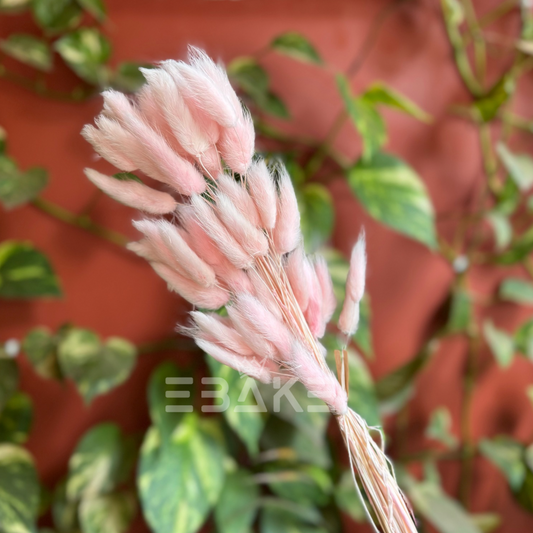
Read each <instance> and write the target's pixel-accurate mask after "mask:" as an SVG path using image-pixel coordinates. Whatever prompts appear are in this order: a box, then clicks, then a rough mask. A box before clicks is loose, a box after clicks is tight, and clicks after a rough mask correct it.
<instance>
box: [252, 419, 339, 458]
mask: <svg viewBox="0 0 533 533" xmlns="http://www.w3.org/2000/svg"><path fill="white" fill-rule="evenodd" d="M261 447H262V449H265V450H267V451H266V452H264V454H261V457H263V458H264V460H278V459H280V460H281V459H283V460H290V461H300V462H306V463H312V464H315V465H317V466H320V467H322V468H329V467H331V451H330V449H329V446H328V442H327V441H326V438H325V435H322V436H316V437H314V438H310V437H309V432H303V431H301V430H300V429H298V428H297V427H295V426H294V425H293V424H292V423H290V422H287V421H285V420H282V419H281V418H278V417H277V416H273V415H272V416H270V417H269V418H268V420H267V424H266V427H265V430H264V431H263V434H262V435H261Z"/></svg>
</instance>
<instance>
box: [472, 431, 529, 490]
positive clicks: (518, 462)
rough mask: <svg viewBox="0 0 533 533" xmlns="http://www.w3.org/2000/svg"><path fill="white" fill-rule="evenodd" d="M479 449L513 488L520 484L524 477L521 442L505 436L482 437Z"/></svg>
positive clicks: (516, 488)
mask: <svg viewBox="0 0 533 533" xmlns="http://www.w3.org/2000/svg"><path fill="white" fill-rule="evenodd" d="M479 451H480V452H481V453H482V454H483V455H484V456H485V458H486V459H488V460H489V461H490V462H491V463H492V464H493V465H495V466H496V467H497V468H498V470H500V471H501V472H502V474H503V475H504V476H505V477H506V479H507V481H508V482H509V485H510V487H511V488H512V489H513V490H518V489H519V488H520V487H521V486H522V483H523V482H524V479H525V477H526V465H525V464H524V462H523V459H522V456H523V453H524V447H523V446H522V444H520V443H519V442H517V441H515V440H513V439H512V438H510V437H507V436H502V437H496V438H494V439H490V440H489V439H483V440H482V441H481V442H480V443H479Z"/></svg>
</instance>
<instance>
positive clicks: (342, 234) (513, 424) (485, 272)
mask: <svg viewBox="0 0 533 533" xmlns="http://www.w3.org/2000/svg"><path fill="white" fill-rule="evenodd" d="M385 3H386V2H383V1H381V0H379V1H372V2H371V1H368V0H366V1H365V0H328V1H326V2H325V1H323V0H318V1H316V0H292V1H289V0H242V1H228V0H219V1H200V0H198V1H192V0H189V1H185V0H179V1H177V0H174V1H172V0H108V5H109V19H110V20H109V22H108V23H107V25H106V28H105V30H106V32H107V34H108V35H109V36H110V38H111V40H112V42H113V46H114V52H113V61H117V62H118V61H122V60H127V59H137V60H146V61H156V60H159V59H166V58H180V57H183V55H184V52H185V50H186V46H187V44H188V43H193V44H197V45H200V46H202V47H205V49H206V50H207V51H208V52H209V53H210V54H212V55H214V56H216V57H220V58H222V59H223V60H225V61H229V60H231V59H232V58H233V57H236V56H239V55H245V54H247V53H251V52H254V51H256V50H258V49H261V48H262V47H263V46H264V45H265V44H266V43H268V42H269V41H270V39H271V38H272V37H273V36H275V35H276V34H278V33H280V32H283V31H286V30H297V31H299V32H302V33H304V34H305V35H307V36H308V37H309V38H310V39H311V40H312V41H313V43H314V44H315V45H316V47H317V48H318V50H319V51H320V53H321V54H322V56H323V57H324V58H325V59H326V61H327V62H328V64H329V65H330V69H329V71H328V70H327V69H326V70H321V69H318V68H316V67H312V66H307V65H303V64H299V63H296V62H294V61H292V60H290V59H288V58H284V57H280V56H275V55H268V56H267V57H266V58H265V59H264V62H263V64H264V66H265V67H266V68H267V69H268V71H269V73H270V74H271V78H272V85H273V88H274V89H275V90H276V91H277V92H278V93H279V94H280V95H281V96H282V97H283V99H284V100H285V101H286V103H287V105H288V107H289V109H290V111H291V114H292V116H293V121H292V122H291V124H290V125H288V126H286V128H287V130H288V131H294V132H300V133H305V134H306V135H309V136H313V137H316V138H321V137H323V135H324V134H325V132H326V131H327V129H328V128H329V126H330V125H331V122H332V120H333V118H334V117H335V115H336V113H337V112H338V110H339V109H340V107H341V103H340V100H339V98H338V96H337V92H336V89H335V85H334V81H333V78H332V74H333V73H334V71H336V70H343V69H345V68H346V67H347V65H348V64H349V63H350V61H351V60H352V59H353V57H354V56H355V55H356V54H357V50H358V48H359V47H360V45H361V43H362V42H363V40H364V38H365V36H366V33H367V31H368V28H369V26H370V24H371V21H372V20H373V18H374V16H375V14H376V13H377V12H378V11H379V10H380V9H381V8H382V6H383V5H384V4H385ZM494 4H495V2H493V1H488V0H487V1H482V2H477V5H478V8H479V9H480V10H481V11H486V10H488V9H490V7H491V6H493V5H494ZM517 24H518V21H517V20H516V18H515V17H508V18H506V19H505V20H504V22H503V26H502V27H503V28H504V30H506V31H510V32H512V31H513V28H516V26H517ZM31 27H33V24H32V23H31V21H29V20H26V19H24V18H22V19H21V18H16V19H15V18H13V19H10V18H7V17H1V18H0V36H2V37H3V36H5V35H7V34H8V33H10V32H11V31H14V30H17V31H18V30H24V29H27V28H31ZM374 80H384V81H386V82H387V83H389V84H390V85H391V86H393V87H394V88H396V89H398V90H399V91H402V92H404V93H405V94H406V95H408V96H409V97H410V98H412V99H413V100H414V101H416V102H417V103H418V104H419V105H420V106H421V107H423V108H424V109H426V110H427V111H428V112H429V113H431V114H432V115H433V116H434V117H435V120H434V121H433V123H432V124H430V125H425V124H421V123H419V122H416V121H414V120H413V119H411V118H409V117H407V116H405V115H401V114H398V113H394V112H389V111H387V112H385V116H386V120H387V124H388V128H389V143H388V150H389V151H391V152H393V153H395V154H397V155H398V156H400V157H402V158H403V159H405V160H406V161H408V162H409V163H410V164H411V165H412V166H413V167H414V168H415V169H416V170H417V171H418V172H419V173H420V175H421V176H422V177H423V179H424V181H425V183H426V184H427V187H428V189H429V193H430V195H431V198H432V200H433V202H434V204H435V206H436V210H437V213H438V220H439V224H438V227H439V230H440V231H441V232H443V233H444V234H445V235H450V234H451V233H452V232H453V229H454V225H455V223H456V217H455V216H454V214H457V213H459V212H460V211H461V210H462V209H464V207H465V206H468V205H469V202H470V201H471V200H472V198H473V196H474V194H475V191H476V190H477V188H478V187H479V183H480V180H481V179H482V166H481V160H480V152H479V146H478V141H477V136H476V132H475V130H474V129H473V128H472V127H471V126H470V125H469V124H468V123H466V122H465V121H463V120H461V119H459V118H456V117H452V116H450V115H449V114H448V107H449V106H450V104H452V103H456V102H458V101H465V99H466V93H465V91H464V89H463V87H462V85H461V82H460V80H459V79H458V76H457V74H456V71H455V69H454V66H453V63H452V61H451V56H450V49H449V46H448V44H447V40H446V37H445V34H444V30H443V26H442V22H441V19H440V14H439V4H438V2H437V1H433V0H427V1H425V0H420V1H414V2H403V3H402V4H401V6H400V7H399V8H398V9H397V10H396V11H395V12H394V14H393V15H392V16H391V17H390V18H389V19H388V20H387V21H386V22H385V24H384V26H383V28H382V30H381V32H380V34H379V36H378V37H377V40H376V44H375V47H374V48H373V50H372V51H371V53H370V55H369V57H368V59H367V61H366V62H365V64H364V66H363V68H362V69H361V70H360V71H359V72H358V74H357V75H356V76H355V77H354V78H353V84H352V85H353V87H354V89H355V90H356V91H357V90H360V89H362V88H364V87H365V86H366V85H368V84H369V83H370V82H372V81H374ZM72 81H73V80H72V77H71V75H70V74H69V73H68V72H67V70H66V69H63V70H61V74H60V75H59V82H58V83H59V85H63V86H65V87H67V86H69V85H70V84H71V83H72ZM531 81H532V80H531V78H529V79H528V80H527V83H526V86H525V87H523V98H522V100H521V104H520V105H521V106H522V107H523V109H524V110H525V112H526V113H527V112H529V114H530V116H531V113H532V110H531V100H529V101H528V99H527V97H526V95H527V94H528V89H529V94H531V92H530V91H531V88H532V86H531V85H532V84H531ZM100 106H101V102H100V100H99V99H98V98H96V99H94V100H91V101H88V102H86V103H83V104H71V103H61V102H55V101H50V100H45V99H43V98H40V97H38V96H35V95H34V94H32V93H30V92H28V91H26V90H24V89H21V88H19V87H17V86H14V85H12V84H10V83H8V82H6V81H3V80H2V81H0V125H2V126H3V127H4V128H5V129H6V130H7V132H8V134H9V151H10V154H11V155H12V156H13V157H15V158H16V159H17V160H18V161H19V163H20V165H21V166H22V167H23V168H27V167H29V166H32V165H42V166H45V167H46V168H48V169H49V170H50V172H51V183H50V186H49V187H48V189H47V190H46V192H45V194H44V196H45V198H47V199H49V200H51V201H53V202H56V203H57V204H60V205H61V206H64V207H65V208H68V209H69V210H71V211H74V212H80V211H81V210H83V208H84V206H85V205H86V204H87V203H88V202H89V200H90V199H91V198H92V196H93V194H94V188H93V186H92V185H91V184H90V183H89V182H88V181H87V180H86V179H85V178H84V176H83V172H82V170H83V168H84V167H85V166H89V165H91V166H93V167H97V168H105V166H104V164H103V163H101V162H98V163H95V162H94V156H93V153H92V150H91V148H90V147H89V146H88V145H87V144H86V143H85V142H84V141H83V140H82V139H81V137H80V135H79V131H80V130H81V128H82V126H83V125H84V124H85V123H87V122H89V121H91V120H92V118H93V117H94V116H95V114H96V113H97V112H98V111H99V109H100ZM275 122H276V124H277V125H280V126H282V127H285V126H284V125H283V124H282V123H281V122H279V121H275ZM527 142H528V143H529V145H528V144H525V145H524V146H523V148H525V149H529V150H531V145H530V143H531V140H530V139H529V141H527ZM337 148H338V149H339V150H342V151H343V152H345V153H346V154H347V155H350V156H353V157H355V156H356V155H357V153H358V152H359V150H360V143H359V140H358V139H357V136H356V135H355V133H354V132H353V131H352V130H351V128H350V127H349V126H348V125H347V126H346V128H345V129H344V130H343V131H342V133H341V136H340V137H339V140H338V143H337ZM331 191H332V193H333V195H334V198H335V207H336V213H337V220H336V226H335V233H334V239H333V240H334V244H335V245H336V246H338V247H339V248H340V249H341V250H343V251H344V252H345V253H348V251H349V249H350V246H351V244H352V243H353V242H354V240H355V238H356V236H357V234H358V231H359V228H360V226H361V224H364V225H365V227H366V229H367V236H368V248H369V250H368V255H369V268H368V291H369V293H370V296H371V298H372V311H373V317H374V319H373V326H372V327H373V334H374V344H375V351H376V358H375V361H374V362H373V363H372V365H371V369H372V372H373V374H374V375H375V376H381V375H383V374H385V373H387V372H389V371H390V370H392V369H394V368H395V367H396V366H398V365H400V364H402V363H404V362H406V361H407V360H409V359H410V358H411V357H413V356H414V354H415V353H416V351H417V348H418V347H419V346H420V345H421V344H422V343H423V341H424V340H425V339H426V338H427V335H428V333H429V332H430V331H431V328H432V324H434V322H435V320H436V319H437V315H438V310H439V308H440V307H441V306H442V304H443V299H444V298H445V296H446V294H447V290H448V287H449V285H450V282H451V280H452V272H451V270H450V267H449V266H448V265H447V264H446V263H445V262H444V261H443V260H442V259H440V258H439V257H437V256H435V255H432V254H431V253H430V252H429V251H427V250H426V249H425V248H423V247H422V246H421V245H419V244H417V243H415V242H414V241H411V240H409V239H407V238H404V237H402V236H400V235H398V234H396V233H394V232H392V231H391V230H389V229H387V228H385V227H383V226H381V225H379V224H378V223H376V222H374V221H373V220H371V219H370V218H369V216H368V215H367V214H366V213H365V212H364V211H363V209H362V208H361V207H360V206H359V205H358V203H357V201H356V200H355V199H354V198H353V196H352V195H351V193H350V192H349V190H348V186H347V184H346V182H345V181H344V180H343V179H341V177H340V176H339V179H335V180H333V181H332V182H331ZM94 216H95V218H96V220H97V221H98V222H99V223H101V224H103V225H105V226H108V227H110V228H114V229H116V230H119V231H122V232H124V233H126V234H128V235H130V236H132V237H133V236H134V231H133V230H132V229H131V227H130V220H131V218H132V217H133V216H134V213H133V212H132V211H131V210H130V209H128V208H126V207H123V206H120V205H118V204H116V203H115V202H113V201H111V200H109V199H108V198H105V197H101V198H100V199H99V200H98V202H97V204H96V207H95V209H94ZM7 238H16V239H30V240H31V241H33V242H34V243H35V244H36V245H37V246H38V247H39V248H40V249H41V250H43V251H44V252H46V253H47V255H48V256H49V257H50V258H51V260H52V262H53V264H54V266H55V268H56V269H57V271H58V274H59V276H60V277H61V280H62V284H63V288H64V292H65V296H64V298H63V299H61V300H57V301H40V302H15V303H12V302H10V303H7V302H5V301H0V315H1V320H0V338H2V339H5V338H10V337H19V338H20V337H22V336H23V335H24V334H25V332H26V331H27V330H28V329H29V328H31V327H33V326H36V325H47V326H50V327H52V328H56V327H57V326H59V325H61V324H62V323H64V322H66V321H72V322H74V323H75V324H77V325H80V326H84V327H88V328H91V329H94V330H96V331H98V332H99V333H100V334H101V335H102V336H104V337H105V336H108V335H120V336H124V337H126V338H128V339H131V340H132V341H134V342H136V343H142V342H146V341H150V340H156V339H159V338H163V337H167V336H168V335H169V333H171V332H172V329H173V327H174V325H175V323H176V322H177V321H180V320H182V319H183V317H184V310H185V307H184V305H183V304H182V302H181V301H180V300H179V299H178V298H177V297H175V296H173V295H170V294H168V293H167V290H166V288H165V286H164V283H163V282H162V281H161V280H160V279H158V278H157V277H156V276H155V275H154V274H153V272H152V271H151V270H150V268H149V267H148V266H147V265H146V264H144V263H143V262H142V261H140V260H138V259H137V258H135V257H133V256H132V255H130V254H129V253H127V252H123V251H120V250H117V249H116V248H115V247H113V246H112V245H111V244H107V243H105V242H103V241H101V240H99V239H98V238H97V237H93V236H90V235H88V234H86V233H84V232H83V231H80V230H79V229H76V228H72V227H68V226H65V225H62V224H60V223H58V222H57V221H54V220H52V219H50V218H48V217H47V216H46V215H44V214H42V213H41V212H39V211H36V210H35V209H34V208H32V207H24V208H21V209H17V210H14V211H12V212H9V213H6V212H3V211H2V212H0V240H4V239H7ZM497 282H498V278H497V276H495V274H494V273H493V272H492V271H491V270H489V269H479V271H477V272H476V273H475V287H474V289H475V291H476V292H479V293H480V294H490V293H491V292H492V291H493V290H494V288H495V286H496V284H497ZM525 313H526V311H519V310H518V308H517V307H515V306H512V305H503V304H502V305H501V306H500V307H499V308H498V309H497V310H496V311H495V313H494V316H493V318H494V319H495V320H496V322H497V324H498V325H501V326H503V327H508V328H513V327H516V326H517V325H518V324H519V323H520V322H521V321H523V320H524V319H525V318H526V315H525ZM180 357H181V355H180V354H176V353H167V354H161V355H158V356H157V357H153V358H152V357H150V358H147V357H145V358H142V359H141V361H140V362H139V364H138V367H137V369H136V370H135V373H134V375H133V377H132V378H131V379H130V381H129V382H128V383H127V384H126V385H124V386H121V387H119V388H118V389H117V390H115V391H113V392H112V393H111V394H109V395H107V396H104V397H100V398H98V399H97V400H96V401H95V402H94V403H93V404H92V405H91V406H90V407H89V408H87V407H85V406H84V405H83V404H82V401H81V400H80V398H79V396H78V395H77V393H76V392H75V390H74V388H73V387H72V385H71V384H65V385H61V384H58V383H55V382H51V381H46V380H43V379H41V378H39V377H37V376H36V375H35V374H34V373H33V372H32V371H31V370H30V369H29V368H28V365H27V364H26V363H23V367H24V368H23V375H22V386H23V388H24V390H26V391H28V392H29V393H30V394H31V395H32V396H33V399H34V401H35V425H34V429H33V432H32V434H31V438H30V441H29V448H30V449H31V451H32V453H34V455H35V457H36V459H37V463H38V467H39V470H40V473H41V476H42V478H43V479H44V481H45V482H46V483H49V484H51V483H53V482H55V481H56V480H57V479H58V478H59V477H60V476H61V475H63V474H64V472H65V466H66V459H67V457H68V456H69V455H70V452H71V451H72V449H73V447H74V445H75V443H76V441H77V439H78V438H79V437H80V435H81V434H82V433H83V432H84V430H85V429H86V428H88V427H89V426H90V425H92V424H94V423H96V422H98V421H103V420H113V421H117V422H119V423H120V424H121V426H122V427H123V428H124V429H125V430H126V431H128V432H139V433H140V432H142V431H143V430H144V428H145V427H146V426H147V424H148V416H147V411H146V405H145V385H146V381H147V378H148V375H149V373H150V369H151V368H152V367H154V365H155V364H156V363H157V362H159V361H161V360H162V359H163V358H174V359H176V360H179V359H180ZM464 360H465V344H464V342H463V341H461V340H460V339H451V340H449V341H446V342H444V343H443V344H442V346H441V347H440V349H439V351H438V352H437V354H436V355H435V358H434V361H433V362H432V364H431V366H430V367H429V368H428V370H427V371H426V372H425V373H424V375H423V377H422V379H421V381H420V385H419V388H418V391H417V395H416V400H415V403H414V407H413V409H412V411H411V417H412V422H411V423H412V431H411V435H410V437H411V438H410V443H409V446H410V450H411V451H413V452H414V451H416V450H419V449H420V448H421V447H422V446H423V445H424V440H423V431H424V427H425V425H426V423H427V420H428V416H429V414H430V412H431V411H432V410H433V409H434V408H435V407H436V406H440V405H446V406H447V407H449V409H450V410H451V412H452V413H453V414H454V417H455V420H457V414H458V412H459V409H460V404H461V398H462V391H461V386H460V381H461V374H462V372H463V368H464ZM478 381H479V385H478V390H477V393H476V395H475V399H474V405H473V412H474V417H473V432H474V436H475V437H476V438H478V437H479V436H481V435H494V434H497V433H498V432H500V431H506V432H508V433H510V434H512V435H513V436H514V437H516V438H518V439H521V440H524V441H529V442H531V440H533V411H532V409H531V405H528V403H527V401H526V398H525V395H524V392H523V391H524V388H525V386H526V385H527V384H531V383H533V365H531V363H530V362H527V361H525V360H524V359H520V360H517V361H516V362H515V364H514V365H513V366H512V367H511V368H509V369H508V370H505V371H502V370H500V369H498V368H497V367H496V366H495V364H494V362H493V360H492V357H491V356H490V355H489V353H488V352H484V353H483V357H482V362H481V368H480V375H479V378H478ZM454 429H455V430H457V429H458V428H457V425H455V427H454ZM443 474H444V477H445V481H446V486H447V488H448V489H449V490H451V491H454V492H455V491H456V489H457V478H458V475H457V474H458V468H457V465H454V464H450V465H449V466H447V467H446V469H445V470H444V471H443ZM474 486H475V490H474V495H473V504H474V508H475V510H476V511H489V510H490V511H496V512H499V513H502V514H503V515H504V516H505V525H504V526H503V527H502V528H501V529H500V530H498V531H501V532H502V533H511V532H513V533H516V532H520V533H526V532H528V531H531V530H532V528H533V516H532V515H528V514H527V513H525V512H524V511H522V510H521V509H520V508H519V507H518V506H517V505H515V504H514V503H513V502H512V500H511V497H510V496H509V494H508V489H507V487H506V484H505V482H504V481H503V479H502V476H501V475H500V474H499V473H497V472H496V470H495V469H494V468H492V467H489V466H484V467H483V466H482V465H481V463H479V464H478V463H476V467H475V473H474ZM355 530H356V529H353V531H355ZM136 531H138V532H141V531H146V529H145V526H143V524H142V523H141V521H140V520H139V521H138V523H137V525H136ZM458 533H459V532H458Z"/></svg>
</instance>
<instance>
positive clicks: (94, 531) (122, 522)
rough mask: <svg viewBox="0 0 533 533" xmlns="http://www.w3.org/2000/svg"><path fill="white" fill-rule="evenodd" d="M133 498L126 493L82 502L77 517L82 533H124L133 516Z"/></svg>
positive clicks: (134, 505)
mask: <svg viewBox="0 0 533 533" xmlns="http://www.w3.org/2000/svg"><path fill="white" fill-rule="evenodd" d="M135 510H136V502H135V496H134V495H133V494H131V493H128V492H122V493H118V494H106V495H105V496H98V497H96V498H89V499H86V500H83V501H82V502H81V504H80V510H79V517H80V525H81V530H82V531H83V533H103V532H104V531H105V533H125V532H126V531H128V529H129V527H130V524H131V522H132V520H133V517H134V516H135Z"/></svg>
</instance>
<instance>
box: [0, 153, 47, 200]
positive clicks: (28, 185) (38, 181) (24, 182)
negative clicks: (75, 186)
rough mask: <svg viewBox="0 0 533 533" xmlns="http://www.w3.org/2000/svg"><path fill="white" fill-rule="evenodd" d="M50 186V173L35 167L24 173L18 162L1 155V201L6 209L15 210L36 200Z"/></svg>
mask: <svg viewBox="0 0 533 533" xmlns="http://www.w3.org/2000/svg"><path fill="white" fill-rule="evenodd" d="M47 184H48V172H47V171H46V170H45V169H44V168H39V167H33V168H30V169H29V170H27V171H26V172H22V171H21V170H20V169H19V168H18V167H17V164H16V162H15V161H14V160H13V159H11V158H10V157H7V156H5V155H0V201H1V202H2V204H3V205H4V207H5V208H6V209H13V208H14V207H18V206H20V205H23V204H26V203H28V202H29V201H31V200H33V199H34V198H36V197H37V196H38V195H39V194H40V193H41V192H42V191H43V189H44V188H45V187H46V185H47Z"/></svg>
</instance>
